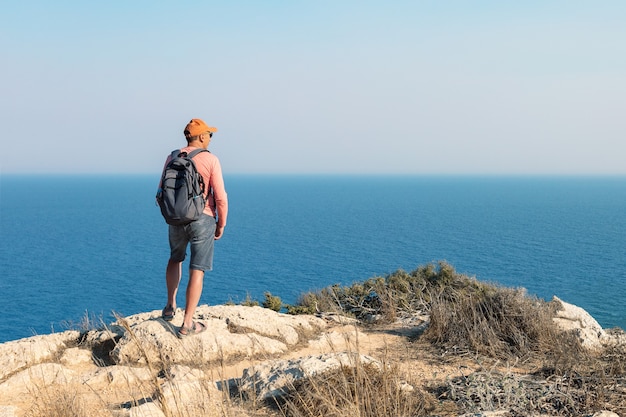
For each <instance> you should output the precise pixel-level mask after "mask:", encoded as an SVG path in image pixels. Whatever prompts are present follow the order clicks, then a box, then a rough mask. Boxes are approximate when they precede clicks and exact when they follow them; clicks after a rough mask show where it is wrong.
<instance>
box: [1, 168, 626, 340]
mask: <svg viewBox="0 0 626 417" xmlns="http://www.w3.org/2000/svg"><path fill="white" fill-rule="evenodd" d="M225 180H226V187H227V191H228V195H229V200H230V211H229V217H228V226H227V228H226V232H225V235H224V237H223V238H222V239H221V240H219V241H218V242H217V243H216V253H215V261H214V269H213V271H211V272H208V273H207V275H206V278H205V286H204V292H203V295H202V299H201V303H202V304H205V303H208V304H222V303H225V302H228V301H233V302H235V303H239V302H242V301H244V300H245V299H246V298H247V297H250V298H252V299H256V300H259V301H262V300H263V294H264V292H266V291H269V292H270V293H272V294H273V295H277V296H279V297H281V299H282V300H283V302H285V303H295V302H296V301H297V299H298V296H299V295H301V294H302V293H304V292H306V291H309V290H316V289H321V288H323V287H326V286H328V285H331V284H335V283H338V284H343V285H349V284H351V283H353V282H357V281H363V280H365V279H367V278H370V277H373V276H384V275H386V274H389V273H392V272H394V271H396V270H398V269H404V270H406V271H411V270H413V269H415V268H417V267H419V266H420V265H425V264H428V263H431V262H437V261H440V260H445V261H447V262H448V263H450V264H451V265H453V266H454V267H455V268H456V270H457V271H458V272H461V273H465V274H468V275H470V276H475V277H476V278H477V279H479V280H483V281H488V282H493V283H498V284H501V285H503V286H507V287H524V288H526V289H527V290H528V293H529V294H532V295H536V296H538V297H540V298H543V299H546V300H549V299H551V298H552V296H553V295H557V296H558V297H559V298H561V299H563V300H565V301H567V302H570V303H573V304H576V305H578V306H580V307H582V308H584V309H586V310H587V311H588V312H589V313H591V314H592V315H593V316H594V317H595V318H596V320H598V321H599V322H600V324H601V325H602V326H603V327H605V328H610V327H616V326H619V327H621V328H626V177H462V176H414V177H409V176H407V177H403V176H381V177H373V176H372V177H370V176H252V175H239V176H237V175H235V176H226V178H225ZM157 182H158V178H157V176H131V175H128V176H122V175H119V176H83V177H79V176H55V175H45V176H44V175H40V176H34V175H31V176H11V175H3V176H2V177H1V179H0V217H1V227H2V229H1V234H2V239H0V253H1V258H0V268H1V270H0V309H1V311H2V317H3V320H1V321H0V342H5V341H9V340H15V339H20V338H23V337H28V336H32V335H35V334H47V333H50V332H53V331H63V330H66V329H67V328H68V327H71V326H73V325H76V323H78V322H80V321H81V320H82V319H83V318H84V317H89V318H91V319H92V320H93V319H98V320H99V319H102V320H104V321H105V322H109V321H112V313H113V312H116V313H119V314H122V315H130V314H135V313H139V312H145V311H151V310H160V309H161V308H162V307H163V306H164V303H165V301H166V295H165V294H166V293H165V278H164V270H165V264H166V262H167V258H168V245H167V226H166V224H165V223H164V221H163V219H162V217H161V215H160V212H159V209H158V207H157V206H156V205H155V203H154V194H155V191H156V185H157ZM184 269H185V270H186V265H185V267H184ZM186 276H187V273H186V272H185V274H184V278H183V282H182V286H183V289H181V291H180V292H179V299H178V303H179V306H184V286H185V285H186Z"/></svg>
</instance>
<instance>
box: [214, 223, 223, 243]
mask: <svg viewBox="0 0 626 417" xmlns="http://www.w3.org/2000/svg"><path fill="white" fill-rule="evenodd" d="M223 234H224V226H216V227H215V240H218V239H219V238H221V237H222V235H223Z"/></svg>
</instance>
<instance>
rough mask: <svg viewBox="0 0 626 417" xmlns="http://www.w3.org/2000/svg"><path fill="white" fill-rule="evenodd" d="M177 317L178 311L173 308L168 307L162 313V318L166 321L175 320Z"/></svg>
mask: <svg viewBox="0 0 626 417" xmlns="http://www.w3.org/2000/svg"><path fill="white" fill-rule="evenodd" d="M175 315H176V309H175V308H174V307H172V306H167V307H165V308H164V309H163V311H162V312H161V318H162V319H163V320H165V321H172V320H174V316H175Z"/></svg>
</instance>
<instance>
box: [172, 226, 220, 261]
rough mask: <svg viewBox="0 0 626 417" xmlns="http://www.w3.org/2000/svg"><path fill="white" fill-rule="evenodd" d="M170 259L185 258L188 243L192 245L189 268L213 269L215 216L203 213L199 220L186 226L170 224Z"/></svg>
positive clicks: (178, 259)
mask: <svg viewBox="0 0 626 417" xmlns="http://www.w3.org/2000/svg"><path fill="white" fill-rule="evenodd" d="M169 239H170V260H171V261H174V262H182V261H184V260H185V255H186V252H187V244H190V246H191V260H190V262H189V269H195V270H198V271H211V270H212V269H213V248H214V247H215V218H214V217H211V216H209V215H208V214H203V215H202V217H200V218H199V219H198V220H196V221H193V222H191V223H189V224H186V225H184V226H170V227H169Z"/></svg>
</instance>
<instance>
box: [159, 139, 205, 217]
mask: <svg viewBox="0 0 626 417" xmlns="http://www.w3.org/2000/svg"><path fill="white" fill-rule="evenodd" d="M200 152H209V151H208V150H206V149H194V150H193V151H191V152H190V153H189V154H187V152H181V150H180V149H179V150H175V151H173V152H172V157H171V159H170V162H168V163H167V166H166V167H165V169H164V170H163V176H162V177H161V187H160V188H159V189H158V191H157V195H156V199H157V203H158V204H159V207H160V208H161V214H162V215H163V218H164V219H165V222H166V223H167V224H171V225H174V226H179V225H185V224H189V223H191V222H192V221H194V220H197V219H199V218H200V216H201V215H202V212H203V211H204V205H205V204H206V200H205V197H204V196H205V193H204V190H205V185H204V179H203V178H202V175H200V173H199V172H198V170H197V169H196V164H194V162H193V160H192V158H193V157H194V156H196V155H197V154H199V153H200Z"/></svg>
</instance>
